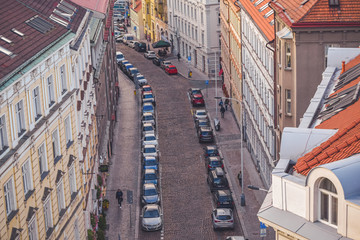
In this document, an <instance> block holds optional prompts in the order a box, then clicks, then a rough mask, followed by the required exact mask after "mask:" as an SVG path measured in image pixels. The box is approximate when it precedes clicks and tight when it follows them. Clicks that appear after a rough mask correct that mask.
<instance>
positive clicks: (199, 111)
mask: <svg viewBox="0 0 360 240" xmlns="http://www.w3.org/2000/svg"><path fill="white" fill-rule="evenodd" d="M201 112H204V113H206V110H204V109H198V110H196V112H195V113H201Z"/></svg>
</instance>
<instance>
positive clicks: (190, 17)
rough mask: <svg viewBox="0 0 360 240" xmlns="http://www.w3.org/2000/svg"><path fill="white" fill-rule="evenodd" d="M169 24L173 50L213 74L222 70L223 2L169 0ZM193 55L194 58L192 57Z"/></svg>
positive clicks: (194, 65) (200, 68) (193, 64)
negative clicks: (221, 29)
mask: <svg viewBox="0 0 360 240" xmlns="http://www.w3.org/2000/svg"><path fill="white" fill-rule="evenodd" d="M167 3H168V8H167V9H168V19H169V21H168V27H169V32H170V39H169V40H170V42H171V43H172V45H173V51H174V52H175V53H180V55H181V58H183V59H184V60H186V61H188V63H189V68H191V67H194V68H197V69H199V70H201V71H203V72H205V73H206V74H208V75H209V76H215V74H218V72H219V67H218V66H219V61H218V59H219V58H220V9H219V8H220V3H219V1H217V0H202V1H194V0H190V1H183V0H169V1H168V2H167ZM189 59H190V60H189Z"/></svg>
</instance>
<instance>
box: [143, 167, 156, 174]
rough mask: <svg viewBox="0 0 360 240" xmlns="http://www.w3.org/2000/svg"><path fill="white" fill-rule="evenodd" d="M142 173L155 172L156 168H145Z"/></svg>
mask: <svg viewBox="0 0 360 240" xmlns="http://www.w3.org/2000/svg"><path fill="white" fill-rule="evenodd" d="M144 173H145V174H150V173H151V174H155V173H156V170H155V169H150V168H147V169H145V170H144Z"/></svg>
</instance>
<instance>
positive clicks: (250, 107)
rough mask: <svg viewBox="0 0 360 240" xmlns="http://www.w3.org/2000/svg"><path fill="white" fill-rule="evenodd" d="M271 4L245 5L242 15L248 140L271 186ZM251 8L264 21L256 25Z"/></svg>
mask: <svg viewBox="0 0 360 240" xmlns="http://www.w3.org/2000/svg"><path fill="white" fill-rule="evenodd" d="M268 2H269V1H264V2H263V4H264V5H261V6H260V5H257V6H254V5H251V6H246V5H245V3H244V6H242V7H241V11H240V16H241V39H242V52H241V55H242V68H243V69H242V72H243V81H242V82H243V86H242V88H243V92H242V94H243V99H244V114H243V124H244V138H245V140H246V142H247V147H248V149H249V152H250V153H251V155H252V159H253V160H254V162H255V164H256V166H257V169H258V171H259V172H260V174H261V176H262V178H263V180H264V181H265V183H266V184H267V185H268V186H270V184H271V171H272V169H273V167H274V164H273V161H274V159H275V158H276V152H277V151H276V140H275V139H276V135H275V132H274V49H273V48H272V47H271V44H270V43H269V42H270V41H271V40H272V39H269V38H271V34H269V33H270V32H273V30H272V29H273V23H274V22H273V20H271V19H273V10H272V9H270V7H268ZM241 3H242V2H241ZM255 5H256V4H255ZM249 8H256V9H257V8H259V11H258V10H256V12H257V13H258V14H259V16H258V17H259V18H261V19H262V20H263V21H261V22H259V21H258V22H255V21H254V20H253V19H254V18H253V17H252V16H251V15H250V14H249V13H248V11H249ZM260 10H261V11H260ZM266 33H268V34H266Z"/></svg>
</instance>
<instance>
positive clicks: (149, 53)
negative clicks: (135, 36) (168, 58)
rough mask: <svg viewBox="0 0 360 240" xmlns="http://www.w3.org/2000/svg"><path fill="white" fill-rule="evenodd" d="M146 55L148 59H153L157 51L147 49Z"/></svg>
mask: <svg viewBox="0 0 360 240" xmlns="http://www.w3.org/2000/svg"><path fill="white" fill-rule="evenodd" d="M144 57H146V58H147V59H153V58H155V57H156V53H155V52H154V51H147V52H145V53H144Z"/></svg>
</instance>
